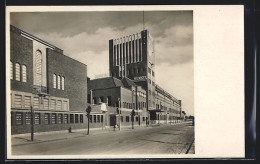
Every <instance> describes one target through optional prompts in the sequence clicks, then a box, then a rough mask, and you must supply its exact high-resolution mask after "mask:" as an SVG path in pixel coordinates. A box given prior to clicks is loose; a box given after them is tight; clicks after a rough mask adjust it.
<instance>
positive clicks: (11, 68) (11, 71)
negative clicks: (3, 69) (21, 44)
mask: <svg viewBox="0 0 260 164" xmlns="http://www.w3.org/2000/svg"><path fill="white" fill-rule="evenodd" d="M13 78H14V75H13V62H11V61H10V79H11V80H13Z"/></svg>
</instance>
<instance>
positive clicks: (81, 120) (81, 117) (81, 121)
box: [79, 114, 83, 123]
mask: <svg viewBox="0 0 260 164" xmlns="http://www.w3.org/2000/svg"><path fill="white" fill-rule="evenodd" d="M79 122H80V123H83V114H81V115H80V117H79Z"/></svg>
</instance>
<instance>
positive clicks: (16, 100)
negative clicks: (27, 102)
mask: <svg viewBox="0 0 260 164" xmlns="http://www.w3.org/2000/svg"><path fill="white" fill-rule="evenodd" d="M14 106H15V107H17V108H21V107H22V95H15V97H14Z"/></svg>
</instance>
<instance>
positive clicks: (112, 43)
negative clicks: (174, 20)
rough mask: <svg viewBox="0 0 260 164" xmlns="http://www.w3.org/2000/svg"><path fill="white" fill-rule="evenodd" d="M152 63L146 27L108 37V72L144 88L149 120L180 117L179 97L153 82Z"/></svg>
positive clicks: (151, 43) (152, 52) (152, 57)
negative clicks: (139, 30) (115, 36)
mask: <svg viewBox="0 0 260 164" xmlns="http://www.w3.org/2000/svg"><path fill="white" fill-rule="evenodd" d="M154 67H155V50H154V41H153V38H152V36H151V35H150V33H149V31H148V30H143V31H141V32H139V33H136V34H133V35H129V36H124V37H121V38H117V39H111V40H109V73H110V75H111V76H112V77H116V78H119V79H122V78H124V77H127V78H129V79H131V80H132V81H133V82H134V83H135V84H136V85H138V86H141V87H142V88H143V89H144V90H145V92H146V95H147V96H146V103H147V106H146V110H147V111H148V117H149V120H151V121H152V122H158V121H159V120H165V121H166V122H168V121H169V120H172V119H174V120H180V119H181V117H182V115H181V101H180V100H177V99H176V98H175V97H173V96H172V95H170V94H169V93H167V92H166V91H165V90H163V89H162V88H161V87H159V86H158V85H156V82H155V72H154ZM161 122H163V121H161Z"/></svg>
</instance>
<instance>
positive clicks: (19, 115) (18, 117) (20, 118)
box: [15, 112, 23, 125]
mask: <svg viewBox="0 0 260 164" xmlns="http://www.w3.org/2000/svg"><path fill="white" fill-rule="evenodd" d="M15 121H16V125H22V124H23V113H21V112H18V113H16V114H15Z"/></svg>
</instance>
